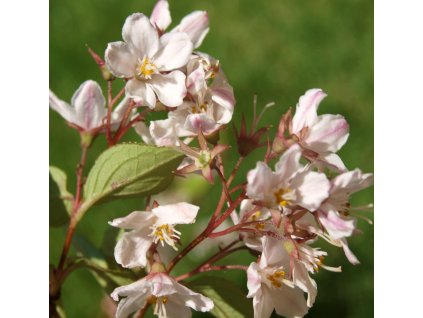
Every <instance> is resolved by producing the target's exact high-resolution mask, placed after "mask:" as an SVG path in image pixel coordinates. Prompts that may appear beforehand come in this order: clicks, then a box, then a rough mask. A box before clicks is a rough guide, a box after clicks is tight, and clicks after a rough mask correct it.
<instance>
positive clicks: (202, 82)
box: [187, 64, 207, 95]
mask: <svg viewBox="0 0 423 318" xmlns="http://www.w3.org/2000/svg"><path fill="white" fill-rule="evenodd" d="M206 89H207V83H206V74H205V72H204V67H203V66H202V65H201V64H198V67H197V68H195V69H194V70H193V71H192V72H190V73H189V75H188V76H187V91H188V93H190V94H191V95H197V94H198V93H200V92H203V91H205V90H206Z"/></svg>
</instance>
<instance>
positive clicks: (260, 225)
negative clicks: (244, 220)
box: [250, 211, 264, 230]
mask: <svg viewBox="0 0 423 318" xmlns="http://www.w3.org/2000/svg"><path fill="white" fill-rule="evenodd" d="M260 216H261V211H256V212H255V213H253V215H251V216H250V219H251V221H253V222H255V221H259V220H260V219H259V217H260ZM254 227H255V228H256V229H257V230H263V229H264V224H263V223H257V224H255V225H254Z"/></svg>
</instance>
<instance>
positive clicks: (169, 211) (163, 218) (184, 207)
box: [151, 202, 200, 225]
mask: <svg viewBox="0 0 423 318" xmlns="http://www.w3.org/2000/svg"><path fill="white" fill-rule="evenodd" d="M199 209H200V208H199V207H198V206H196V205H192V204H189V203H185V202H180V203H175V204H168V205H160V206H158V207H157V208H154V209H153V210H152V211H151V212H152V213H153V214H154V215H155V216H156V217H157V218H158V220H157V222H156V225H162V224H190V223H194V222H195V218H196V216H197V213H198V210H199Z"/></svg>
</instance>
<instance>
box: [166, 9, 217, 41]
mask: <svg viewBox="0 0 423 318" xmlns="http://www.w3.org/2000/svg"><path fill="white" fill-rule="evenodd" d="M175 31H176V32H184V33H186V34H188V36H189V38H190V39H191V41H192V43H193V44H194V48H197V47H199V46H200V45H201V43H202V42H203V40H204V37H205V36H206V35H207V33H208V32H209V17H208V15H207V12H206V11H194V12H192V13H190V14H188V15H187V16H185V17H184V18H183V19H182V21H181V23H180V24H179V25H178V26H176V27H175V28H174V29H173V30H172V32H175Z"/></svg>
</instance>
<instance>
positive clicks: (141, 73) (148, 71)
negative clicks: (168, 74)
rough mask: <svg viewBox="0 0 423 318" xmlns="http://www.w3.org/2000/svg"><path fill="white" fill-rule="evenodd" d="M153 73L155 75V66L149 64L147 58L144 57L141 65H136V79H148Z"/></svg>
mask: <svg viewBox="0 0 423 318" xmlns="http://www.w3.org/2000/svg"><path fill="white" fill-rule="evenodd" d="M155 73H157V66H156V65H155V64H154V63H151V61H150V60H149V59H148V58H147V57H144V58H143V59H142V61H141V63H139V64H138V69H137V78H138V79H150V78H151V76H152V75H153V74H155Z"/></svg>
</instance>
